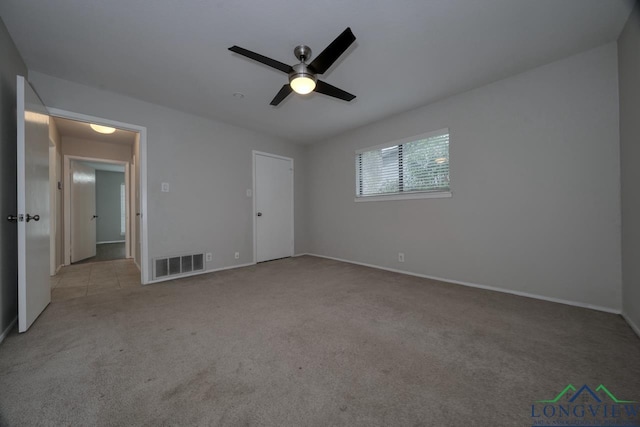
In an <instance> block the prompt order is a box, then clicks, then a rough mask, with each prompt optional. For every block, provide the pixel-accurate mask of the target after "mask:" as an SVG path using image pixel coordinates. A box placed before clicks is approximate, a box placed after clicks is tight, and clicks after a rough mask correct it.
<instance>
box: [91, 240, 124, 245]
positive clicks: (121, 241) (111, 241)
mask: <svg viewBox="0 0 640 427" xmlns="http://www.w3.org/2000/svg"><path fill="white" fill-rule="evenodd" d="M107 243H126V240H110V241H107V242H96V245H104V244H107Z"/></svg>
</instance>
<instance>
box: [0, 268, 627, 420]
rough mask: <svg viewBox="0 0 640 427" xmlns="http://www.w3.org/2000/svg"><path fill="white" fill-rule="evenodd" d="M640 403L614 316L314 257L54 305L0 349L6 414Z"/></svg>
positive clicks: (243, 416)
mask: <svg viewBox="0 0 640 427" xmlns="http://www.w3.org/2000/svg"><path fill="white" fill-rule="evenodd" d="M567 384H573V385H576V386H578V385H582V384H588V385H590V386H592V387H596V386H597V385H599V384H605V385H606V386H607V388H608V389H609V390H611V391H612V392H614V393H615V395H616V396H617V397H618V398H620V399H623V398H626V399H631V400H637V401H640V339H638V337H637V336H636V335H635V334H634V333H633V332H632V331H631V329H630V328H629V327H628V326H627V325H626V324H625V322H624V321H623V320H622V319H621V318H620V317H619V316H616V315H612V314H606V313H601V312H596V311H590V310H586V309H580V308H575V307H569V306H565V305H560V304H554V303H549V302H543V301H537V300H533V299H527V298H522V297H516V296H511V295H506V294H500V293H496V292H490V291H483V290H478V289H471V288H466V287H462V286H457V285H452V284H446V283H439V282H435V281H430V280H425V279H419V278H415V277H411V276H405V275H400V274H395V273H390V272H384V271H380V270H374V269H369V268H365V267H360V266H355V265H350V264H345V263H340V262H336V261H331V260H325V259H319V258H314V257H300V258H292V259H285V260H280V261H274V262H270V263H265V264H260V265H257V266H252V267H247V268H241V269H236V270H227V271H223V272H218V273H212V274H207V275H202V276H197V277H193V278H189V279H183V280H179V281H173V282H166V283H162V284H156V285H151V286H146V287H143V288H125V289H121V290H119V291H116V292H110V293H105V294H98V295H89V296H85V297H81V298H76V299H72V300H67V301H62V302H54V303H52V304H51V305H50V306H49V307H48V308H47V309H46V310H45V312H44V313H43V314H42V316H41V317H40V319H38V321H37V322H36V324H35V325H34V326H33V327H32V329H31V330H30V331H29V332H28V333H26V334H22V335H17V334H16V333H15V332H14V333H13V334H11V335H10V336H9V337H8V338H7V339H6V340H5V342H4V343H3V344H2V345H0V425H3V426H5V425H10V426H14V425H15V426H18V425H83V426H84V425H105V426H106V425H148V426H157V425H230V426H245V425H246V426H329V425H336V426H378V425H380V426H383V425H384V426H392V425H403V426H416V425H425V426H471V425H474V426H475V425H477V426H511V427H512V426H527V425H529V426H530V425H532V419H531V405H532V403H533V402H534V401H536V400H540V399H552V398H553V397H555V396H556V395H557V394H558V393H559V392H560V391H562V389H564V388H565V386H567Z"/></svg>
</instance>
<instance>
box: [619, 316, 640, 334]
mask: <svg viewBox="0 0 640 427" xmlns="http://www.w3.org/2000/svg"><path fill="white" fill-rule="evenodd" d="M622 318H623V319H624V320H625V321H626V322H627V323H628V324H629V326H631V329H633V332H635V333H636V335H637V336H638V338H640V327H639V326H638V325H636V324H635V323H633V320H631V318H630V317H629V316H627V315H626V313H624V312H622Z"/></svg>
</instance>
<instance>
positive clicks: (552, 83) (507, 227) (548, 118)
mask: <svg viewBox="0 0 640 427" xmlns="http://www.w3.org/2000/svg"><path fill="white" fill-rule="evenodd" d="M444 127H448V128H450V135H451V146H450V162H451V163H450V164H451V190H452V193H453V197H452V198H449V199H422V200H403V201H383V202H363V203H354V200H353V199H354V194H355V188H354V186H355V171H354V151H355V150H357V149H360V148H365V147H370V146H375V145H378V144H382V143H385V142H389V141H394V140H397V139H400V138H403V137H409V136H412V135H418V134H420V133H423V132H427V131H433V130H437V129H440V128H444ZM618 131H619V128H618V86H617V53H616V45H615V43H611V44H608V45H605V46H602V47H599V48H596V49H594V50H591V51H588V52H585V53H582V54H578V55H575V56H572V57H569V58H566V59H563V60H560V61H557V62H554V63H551V64H548V65H545V66H542V67H539V68H536V69H533V70H530V71H528V72H525V73H523V74H520V75H516V76H514V77H511V78H507V79H504V80H501V81H498V82H496V83H493V84H490V85H487V86H484V87H481V88H478V89H476V90H472V91H469V92H466V93H463V94H460V95H458V96H454V97H451V98H448V99H445V100H443V101H440V102H437V103H434V104H432V105H429V106H425V107H422V108H419V109H416V110H413V111H410V112H407V113H404V114H401V115H398V116H395V117H391V118H388V119H385V120H382V121H379V122H377V123H375V124H372V125H369V126H365V127H363V128H360V129H358V130H355V131H352V132H349V133H347V134H344V135H342V136H339V137H337V138H333V139H331V140H329V141H326V142H325V143H322V144H319V145H316V146H313V147H312V148H311V150H310V152H309V159H312V160H313V161H312V162H309V172H310V175H309V186H308V187H307V189H308V193H309V195H310V202H309V210H308V212H309V221H310V222H309V230H310V245H309V248H310V252H311V253H316V254H320V255H325V256H331V257H337V258H342V259H346V260H352V261H357V262H362V263H369V264H374V265H377V266H382V267H386V268H395V269H400V270H405V271H409V272H413V273H418V274H424V275H429V276H434V277H439V278H444V279H448V280H454V281H460V282H468V283H474V284H479V285H485V286H491V287H496V288H501V289H505V290H509V291H515V292H524V293H529V294H535V295H538V296H543V297H547V298H555V299H562V300H567V301H572V302H577V303H581V304H585V305H591V306H597V307H601V308H605V309H610V310H619V309H620V308H621V266H620V192H619V188H620V187H619V172H620V166H619V144H618ZM398 252H404V253H405V260H406V262H405V263H399V262H398Z"/></svg>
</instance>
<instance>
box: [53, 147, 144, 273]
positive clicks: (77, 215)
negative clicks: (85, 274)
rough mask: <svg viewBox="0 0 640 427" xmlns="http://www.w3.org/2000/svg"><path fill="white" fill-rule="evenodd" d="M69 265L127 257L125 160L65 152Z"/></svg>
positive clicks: (127, 174) (129, 247) (128, 232)
mask: <svg viewBox="0 0 640 427" xmlns="http://www.w3.org/2000/svg"><path fill="white" fill-rule="evenodd" d="M67 165H68V170H69V172H68V174H65V178H67V181H66V183H67V187H68V188H69V192H68V193H69V198H68V205H69V216H70V217H69V223H70V227H69V233H70V242H71V244H70V247H69V250H70V259H71V263H72V264H77V263H86V262H100V261H110V260H115V259H125V258H131V246H130V240H131V238H130V234H131V233H130V222H129V218H130V216H131V215H130V211H131V208H130V203H129V192H130V191H131V189H130V185H129V182H130V180H129V163H126V162H116V161H102V160H98V159H89V158H85V157H78V156H68V155H65V170H67Z"/></svg>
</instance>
